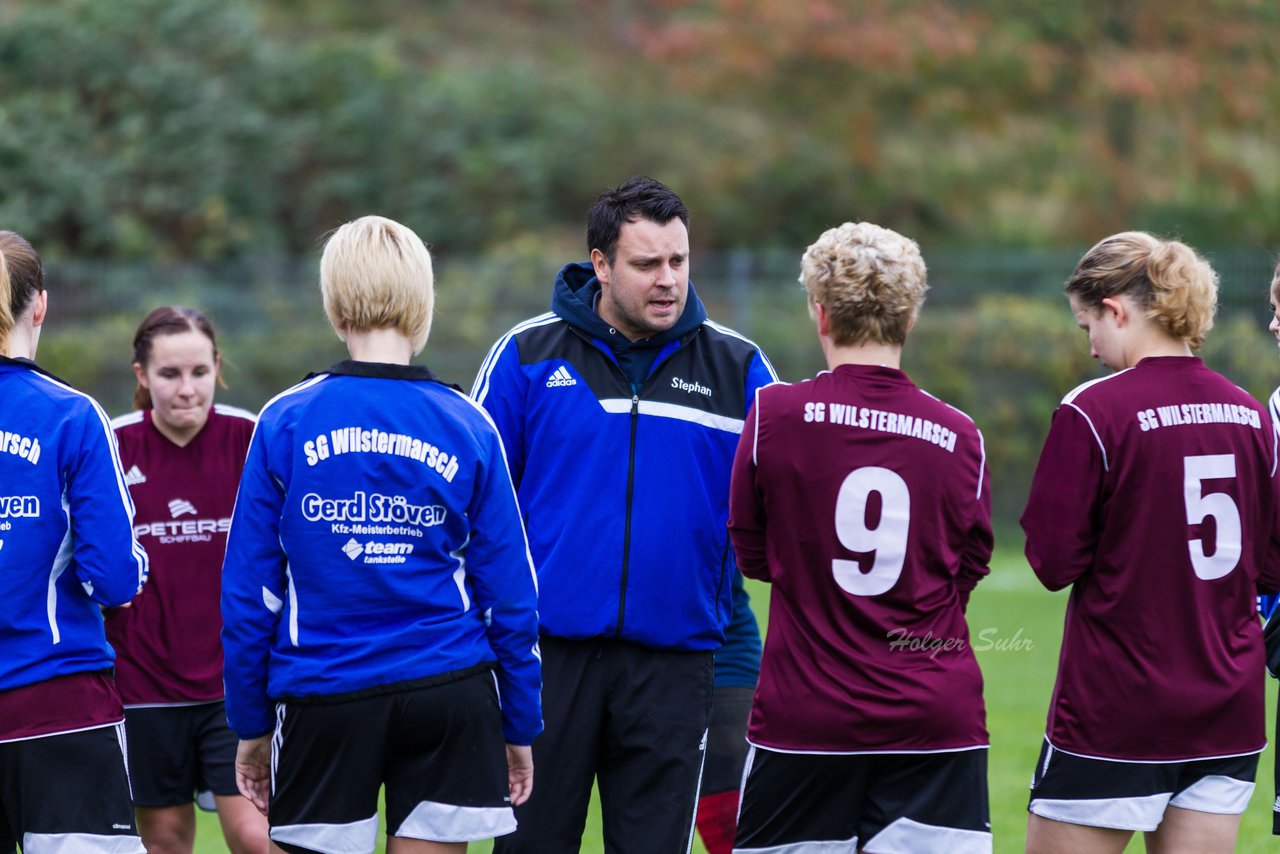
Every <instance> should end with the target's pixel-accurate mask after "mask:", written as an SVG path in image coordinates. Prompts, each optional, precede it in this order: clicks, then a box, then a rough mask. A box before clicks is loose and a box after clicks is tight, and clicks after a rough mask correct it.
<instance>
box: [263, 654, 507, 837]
mask: <svg viewBox="0 0 1280 854" xmlns="http://www.w3.org/2000/svg"><path fill="white" fill-rule="evenodd" d="M271 753H272V756H271V760H272V768H273V771H272V785H271V790H272V791H271V806H270V810H269V821H270V824H271V838H272V840H274V841H275V842H276V844H278V845H279V846H280V847H281V848H283V849H284V850H286V851H309V850H312V849H319V850H325V851H329V850H342V851H373V849H374V846H375V844H376V842H377V836H378V789H379V788H380V787H381V786H382V785H383V784H385V785H386V808H387V831H388V833H389V834H390V835H392V836H404V837H409V838H412V839H427V840H431V841H435V842H469V841H472V840H477V839H490V838H492V837H494V836H498V835H500V834H504V833H510V832H511V831H513V830H515V826H516V822H515V815H514V814H513V812H512V810H511V805H510V803H509V799H508V797H507V752H506V740H505V738H504V736H503V733H502V712H501V710H500V708H499V706H498V687H497V682H496V681H495V679H494V676H493V673H492V672H490V671H484V672H481V673H474V674H472V675H469V676H465V677H463V678H461V679H458V680H456V681H453V682H445V683H443V684H439V685H433V686H431V687H428V688H415V689H410V690H406V691H398V692H395V693H389V694H379V695H377V696H373V697H365V698H360V699H352V700H343V701H339V702H332V703H309V702H285V703H280V704H278V705H277V706H276V729H275V734H274V736H273V738H272V751H271Z"/></svg>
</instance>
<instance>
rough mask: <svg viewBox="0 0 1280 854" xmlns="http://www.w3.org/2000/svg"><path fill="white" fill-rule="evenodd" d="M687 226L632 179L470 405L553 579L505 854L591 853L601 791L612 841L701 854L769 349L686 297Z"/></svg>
mask: <svg viewBox="0 0 1280 854" xmlns="http://www.w3.org/2000/svg"><path fill="white" fill-rule="evenodd" d="M687 222H688V213H687V211H686V209H685V207H684V205H683V203H681V201H680V199H679V198H678V197H677V196H676V195H675V194H674V193H672V192H671V190H669V189H668V188H666V187H665V186H663V185H662V184H660V183H658V182H657V181H654V180H652V179H649V178H632V179H630V180H628V181H626V182H624V183H623V184H621V185H619V186H618V187H617V188H614V189H612V190H609V191H607V192H606V193H605V194H604V195H602V196H601V197H600V199H598V200H597V202H596V204H595V206H593V208H592V210H591V212H590V214H589V215H588V232H587V242H588V247H589V248H590V250H591V259H592V260H591V261H590V262H584V263H578V264H569V265H568V266H566V267H565V268H564V269H563V270H561V272H560V275H559V276H558V277H557V279H556V282H555V286H554V290H553V293H552V302H551V309H552V310H551V312H550V313H549V314H545V315H542V316H539V317H535V318H533V319H531V320H529V321H527V322H525V323H522V324H520V325H519V326H517V327H515V328H514V329H513V330H511V331H510V332H509V333H508V334H507V335H505V336H504V337H503V338H502V339H501V340H499V341H498V343H497V344H496V345H495V346H494V348H493V350H492V351H491V352H490V353H489V355H488V357H487V358H486V360H485V363H484V365H483V366H482V368H481V370H480V374H479V376H478V377H477V379H476V385H475V388H474V389H473V391H472V394H473V396H474V397H475V398H476V400H477V401H479V402H480V403H481V404H482V405H483V406H484V407H485V409H487V410H488V411H489V413H490V415H491V416H492V417H493V420H494V422H495V423H496V424H497V426H498V430H499V432H500V434H501V435H502V439H503V443H504V445H505V446H506V451H507V460H508V464H509V465H510V467H511V475H512V480H513V481H514V483H515V484H516V487H517V492H518V496H519V499H520V507H521V511H522V513H523V514H524V517H525V523H526V527H527V530H528V535H529V543H530V550H531V552H532V554H533V558H534V564H535V566H536V567H537V571H538V580H539V591H540V592H539V602H538V608H539V617H540V631H541V634H542V652H543V679H544V690H543V712H544V718H545V723H546V730H545V732H544V734H543V735H542V736H540V737H539V739H538V740H537V741H536V742H535V743H534V761H535V764H536V765H537V767H538V768H539V778H538V786H537V788H536V789H535V792H534V795H533V797H532V798H531V799H530V801H529V803H528V804H526V805H525V806H524V807H523V808H522V809H520V810H517V813H516V815H517V818H518V820H519V824H520V827H519V830H518V831H517V833H516V834H514V835H513V836H510V837H506V838H505V839H503V840H501V841H499V843H498V847H497V848H495V851H499V852H511V851H535V850H536V851H544V850H545V851H561V850H576V849H577V846H578V844H579V843H580V840H581V835H582V829H583V822H584V820H585V816H586V811H587V803H588V799H589V796H590V791H591V784H592V779H593V777H595V776H597V775H598V776H599V780H600V795H601V806H602V810H603V816H604V824H605V838H606V839H608V840H610V842H611V843H612V844H614V845H619V844H621V845H623V846H624V850H633V851H645V852H650V851H676V850H686V849H687V845H688V840H689V837H690V833H691V831H692V826H693V805H694V801H695V799H696V796H697V790H698V778H699V770H700V766H701V758H702V756H701V751H700V745H701V743H702V739H703V735H704V733H705V731H706V726H707V714H708V709H709V706H710V699H711V684H712V654H713V652H714V650H716V649H717V648H719V647H720V645H721V644H722V643H723V642H724V631H725V626H726V624H727V623H728V620H729V615H730V611H731V588H732V579H733V574H734V573H736V572H737V569H736V567H735V564H734V559H733V554H732V551H731V549H730V546H729V540H728V535H727V530H726V520H727V517H728V489H729V470H730V466H731V464H732V460H733V454H734V449H735V446H736V444H737V440H738V436H739V434H740V433H741V431H742V425H743V422H744V420H745V416H746V412H747V408H748V406H749V405H750V402H751V400H752V399H753V397H754V394H755V390H756V388H757V387H759V386H762V385H765V384H767V383H770V382H772V381H774V380H775V379H776V377H775V375H774V372H773V369H772V367H771V366H770V365H769V363H768V361H767V360H766V359H765V357H764V355H763V354H762V353H761V352H760V351H759V349H758V348H757V347H756V346H755V345H754V344H752V343H751V342H750V341H748V340H746V339H744V338H743V337H742V336H740V335H738V334H737V333H735V332H733V331H732V330H729V329H726V328H725V327H723V326H720V325H718V324H715V323H712V322H711V321H709V320H708V319H707V316H706V310H705V309H704V308H703V305H702V303H701V301H700V300H699V299H698V297H697V294H696V293H695V292H694V289H693V286H692V284H691V283H690V282H689V273H688V257H689V243H688V230H687Z"/></svg>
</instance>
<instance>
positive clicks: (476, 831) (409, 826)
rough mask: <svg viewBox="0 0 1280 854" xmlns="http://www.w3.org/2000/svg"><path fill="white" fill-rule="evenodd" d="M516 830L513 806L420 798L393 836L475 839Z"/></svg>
mask: <svg viewBox="0 0 1280 854" xmlns="http://www.w3.org/2000/svg"><path fill="white" fill-rule="evenodd" d="M515 829H516V816H515V813H514V812H513V811H512V809H511V807H464V806H458V805H456V804H442V803H438V802H436V801H419V802H418V805H417V806H415V807H414V808H413V812H411V813H409V815H408V816H407V817H406V818H405V820H404V821H403V822H402V823H401V824H400V826H399V827H397V828H396V829H395V830H394V831H392V835H393V836H403V837H407V838H409V839H426V840H429V841H436V840H443V839H447V840H449V841H450V842H473V841H475V840H479V839H492V838H493V837H495V836H505V835H506V834H508V833H514V832H515Z"/></svg>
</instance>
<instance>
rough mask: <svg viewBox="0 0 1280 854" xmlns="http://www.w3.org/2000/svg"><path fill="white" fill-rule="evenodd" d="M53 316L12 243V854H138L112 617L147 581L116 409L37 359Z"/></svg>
mask: <svg viewBox="0 0 1280 854" xmlns="http://www.w3.org/2000/svg"><path fill="white" fill-rule="evenodd" d="M47 309H48V297H47V295H46V293H45V289H44V267H43V264H42V263H41V261H40V256H39V255H38V254H36V251H35V249H33V248H32V246H31V244H30V243H28V242H27V241H26V240H24V239H23V238H22V237H21V236H19V235H17V234H15V233H14V232H12V231H0V602H3V603H4V607H3V608H0V851H13V850H14V846H15V845H17V844H19V843H20V844H21V845H22V850H23V851H25V852H27V854H39V852H52V851H76V852H100V854H137V852H142V851H143V850H144V849H143V846H142V840H141V838H139V836H138V831H137V828H136V827H135V825H134V818H133V804H132V803H130V794H129V780H128V772H127V771H126V769H125V758H124V706H123V705H122V704H121V701H120V695H119V693H118V692H117V691H116V686H115V681H114V680H113V678H112V668H113V665H114V662H115V655H114V654H113V653H112V651H111V646H110V644H108V643H107V638H106V635H105V633H104V631H103V626H102V611H101V607H109V608H110V607H116V606H119V605H124V604H126V603H127V602H129V600H130V599H132V598H133V597H134V594H136V593H137V592H138V590H139V589H141V587H142V585H143V583H144V582H145V581H146V578H147V568H148V565H147V555H146V552H144V551H143V550H142V547H141V546H139V545H138V541H137V540H136V539H135V538H134V536H133V502H132V501H131V500H130V498H129V492H128V490H127V489H126V488H125V484H124V475H123V473H122V472H121V471H120V456H119V453H118V452H117V450H116V441H115V434H114V433H112V432H111V426H110V424H109V423H108V421H107V416H106V414H105V413H104V412H103V411H102V408H101V407H99V406H98V404H97V403H96V402H95V401H94V400H93V398H91V397H89V396H88V395H86V394H82V393H81V392H78V391H76V390H75V389H73V388H71V387H70V386H68V385H66V384H65V383H63V382H62V381H61V380H59V379H57V378H56V377H54V376H53V375H51V374H49V373H46V372H45V371H42V370H41V369H40V368H38V367H37V366H36V364H35V362H33V361H32V359H34V358H35V354H36V347H37V345H38V344H39V341H40V329H41V327H42V325H43V323H44V320H45V314H46V311H47Z"/></svg>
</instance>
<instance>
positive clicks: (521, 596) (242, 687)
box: [222, 361, 542, 744]
mask: <svg viewBox="0 0 1280 854" xmlns="http://www.w3.org/2000/svg"><path fill="white" fill-rule="evenodd" d="M222 619H223V630H222V643H223V651H224V654H225V661H226V664H225V677H224V678H225V683H226V699H227V719H228V721H229V722H230V724H231V728H232V729H233V730H235V731H236V732H237V733H238V734H239V735H240V737H241V738H256V737H258V736H262V735H265V734H266V733H267V732H269V731H270V730H271V728H272V726H273V724H274V722H275V714H274V711H273V708H272V700H286V701H288V700H296V701H300V702H305V701H308V700H310V701H316V700H321V701H323V700H325V699H340V698H350V697H352V696H362V695H364V694H369V693H378V692H382V691H391V690H399V689H401V688H413V687H419V686H426V685H430V684H434V683H436V682H440V681H445V680H448V679H452V678H457V677H460V676H463V675H466V674H468V673H470V672H472V671H475V670H479V669H490V668H493V667H494V665H493V662H495V661H496V662H497V665H496V672H497V680H498V687H499V691H500V694H501V698H502V711H503V724H504V730H505V734H506V738H507V741H508V742H509V743H512V744H529V743H531V742H532V741H533V738H534V736H536V735H537V734H538V733H539V732H541V730H542V709H541V703H540V700H539V694H540V691H541V671H540V668H539V663H538V650H537V642H538V616H537V589H536V580H535V577H534V573H533V567H532V564H531V562H530V558H529V550H528V545H527V543H526V542H525V536H524V530H523V529H522V527H521V524H520V516H519V512H518V511H517V509H516V498H515V492H514V490H513V489H512V487H511V480H510V477H509V476H508V474H507V467H506V464H505V460H504V459H503V455H502V443H501V440H500V439H499V438H498V434H497V431H496V430H495V429H494V427H493V424H492V422H491V421H490V420H489V418H488V417H487V416H486V415H485V413H484V411H483V410H482V409H481V408H480V407H478V406H476V405H475V403H474V402H472V401H471V400H470V399H469V398H467V397H466V395H464V394H463V393H462V392H461V391H458V390H457V389H454V388H452V387H450V386H447V385H444V384H443V383H441V382H439V381H438V380H436V379H435V378H434V377H433V376H432V374H431V373H430V372H429V371H427V370H426V369H425V368H421V367H412V366H401V365H381V364H373V363H369V362H351V361H348V362H341V363H339V364H337V365H335V366H334V367H332V368H330V369H329V370H328V371H326V372H325V373H322V374H318V375H315V376H313V377H311V378H309V379H307V380H306V381H304V382H302V383H301V384H299V385H297V386H294V387H293V388H291V389H289V390H287V391H285V392H283V393H282V394H280V395H278V396H277V397H275V398H274V399H273V400H271V401H270V402H268V403H267V405H266V406H265V407H264V408H263V410H262V414H261V415H260V416H259V417H258V426H257V428H256V430H255V431H254V434H253V440H252V441H251V443H250V445H249V455H248V459H247V460H246V462H245V468H244V474H243V476H242V479H241V481H240V492H239V494H238V497H237V499H236V508H235V513H234V514H233V516H232V521H231V532H230V534H229V535H228V541H227V556H226V560H225V562H224V564H223V580H222Z"/></svg>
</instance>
